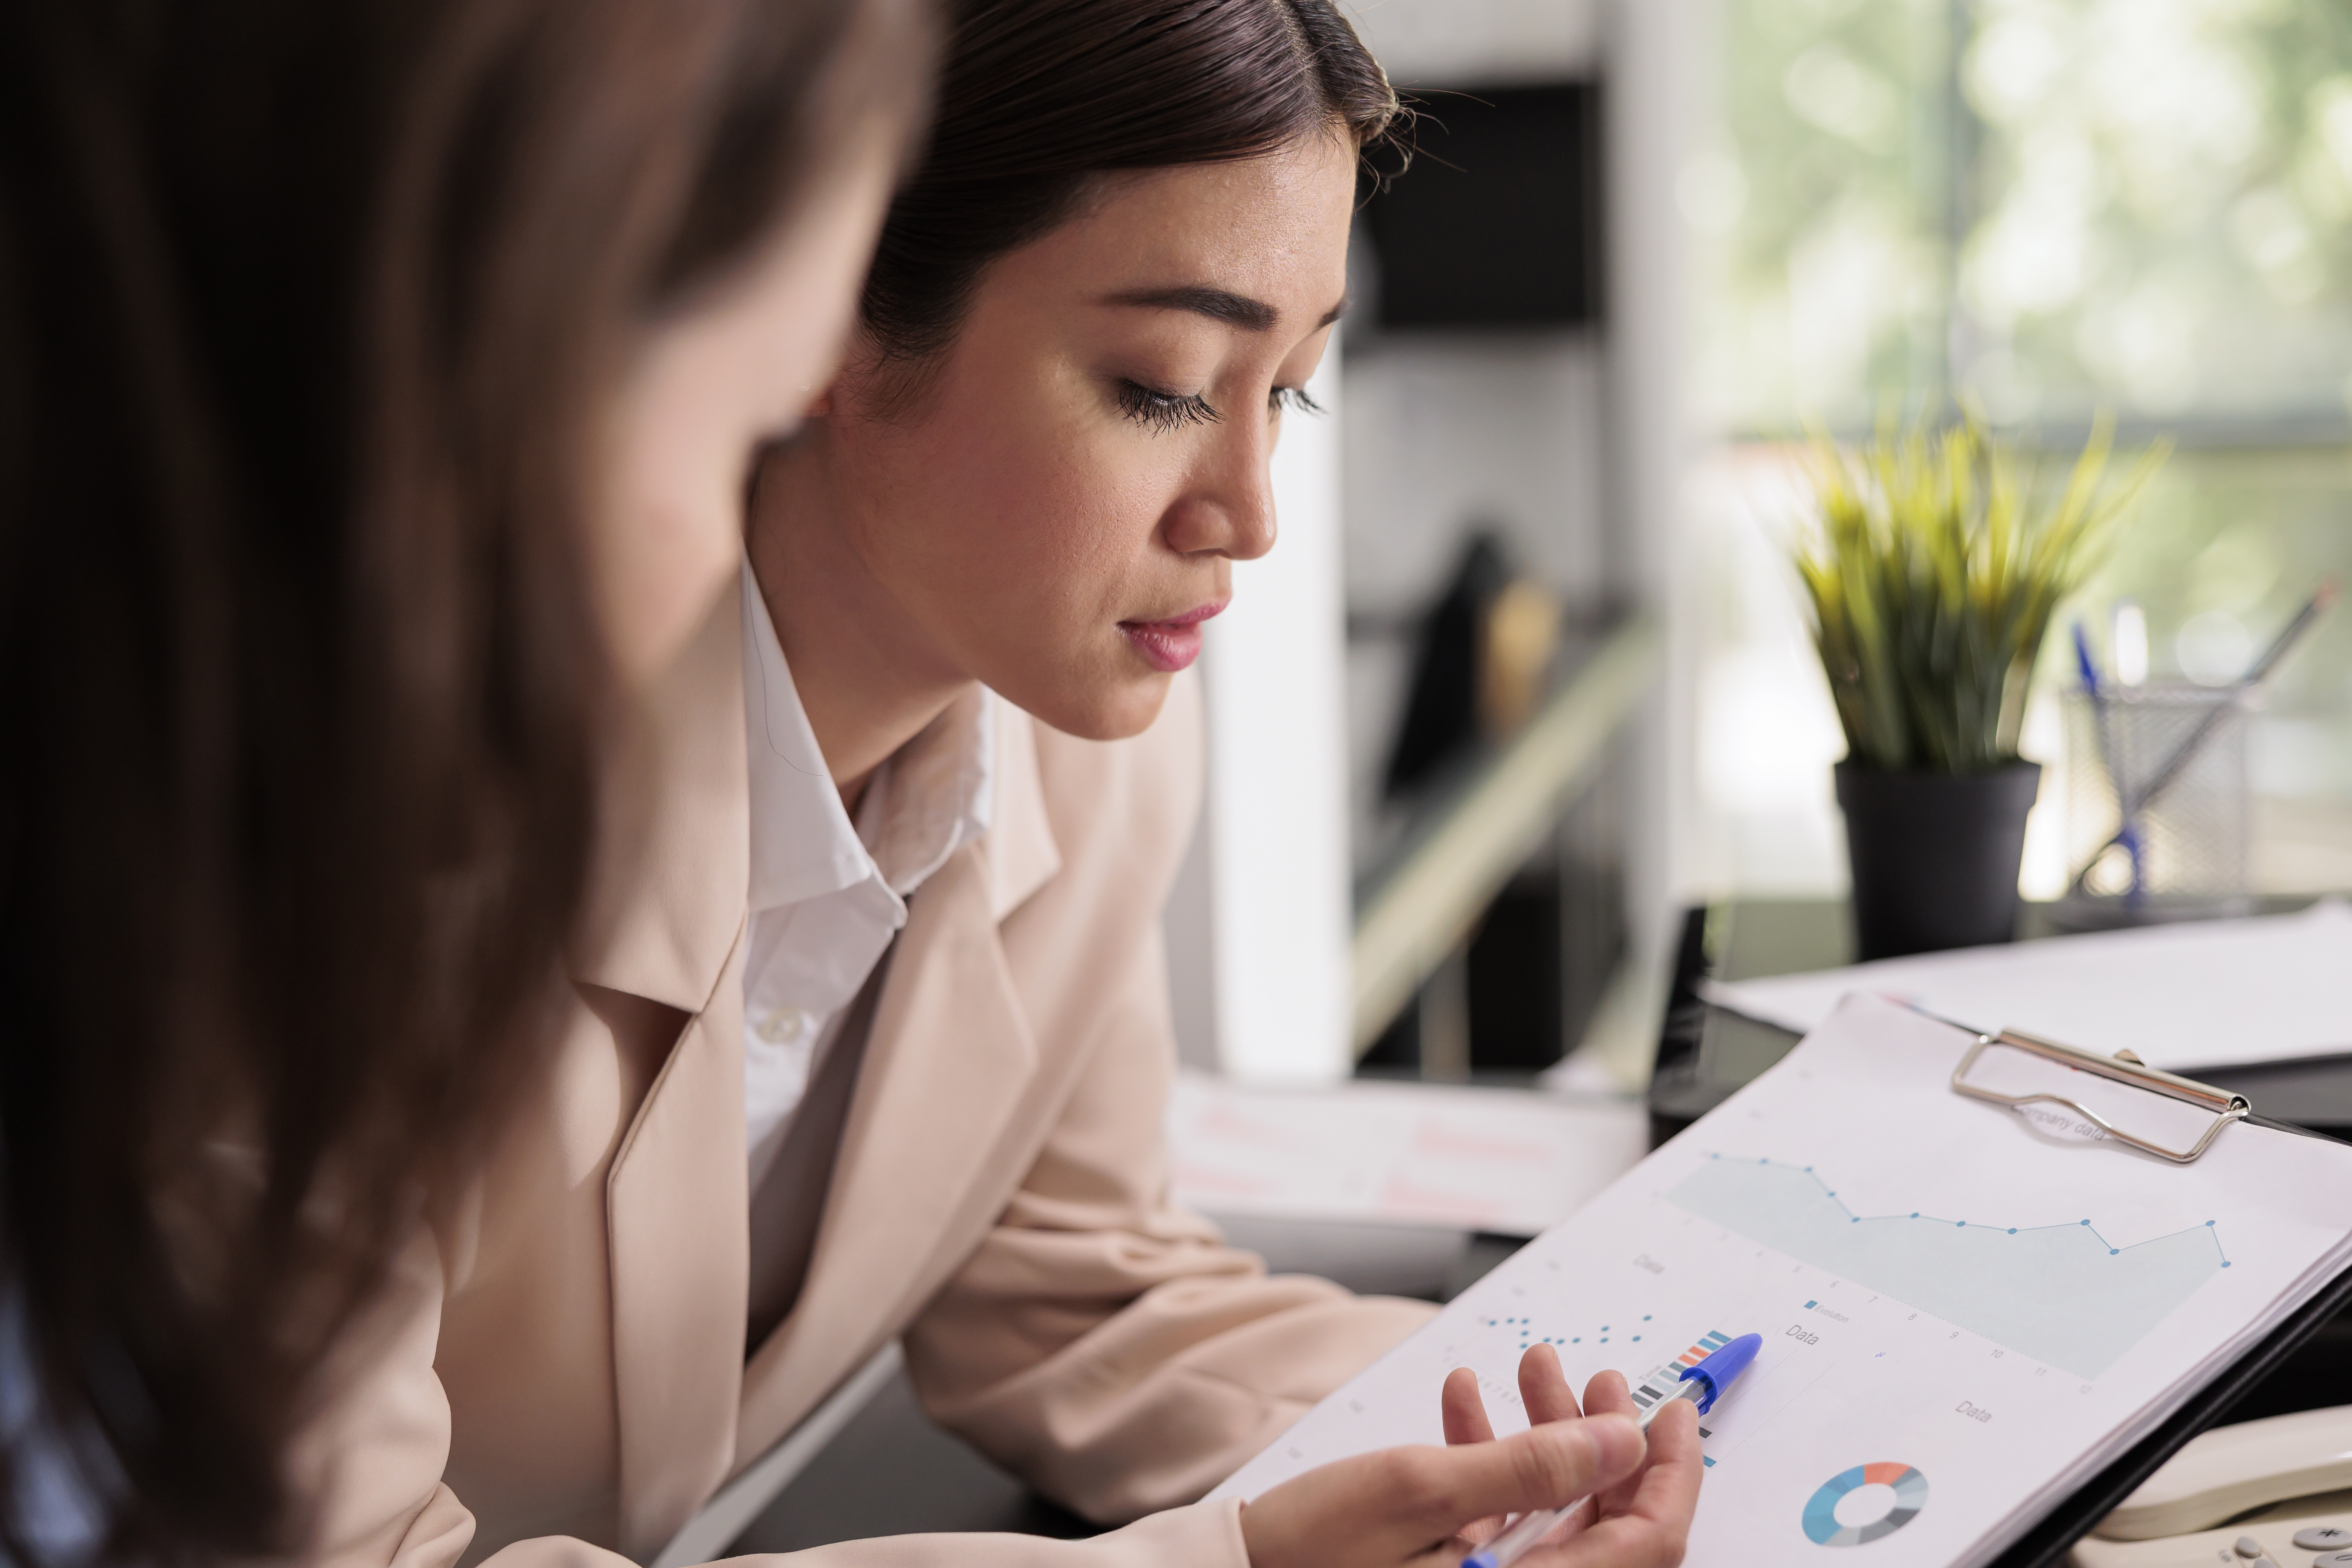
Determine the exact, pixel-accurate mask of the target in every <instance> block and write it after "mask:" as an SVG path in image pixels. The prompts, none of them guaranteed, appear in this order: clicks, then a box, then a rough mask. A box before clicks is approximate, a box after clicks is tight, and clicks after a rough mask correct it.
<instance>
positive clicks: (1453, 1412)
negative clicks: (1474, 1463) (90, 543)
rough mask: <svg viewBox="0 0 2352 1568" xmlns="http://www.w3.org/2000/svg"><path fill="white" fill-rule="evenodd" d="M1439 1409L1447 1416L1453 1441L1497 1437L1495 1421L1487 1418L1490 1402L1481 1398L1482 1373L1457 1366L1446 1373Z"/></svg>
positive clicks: (1448, 1433) (1482, 1440) (1447, 1437)
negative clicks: (1479, 1376)
mask: <svg viewBox="0 0 2352 1568" xmlns="http://www.w3.org/2000/svg"><path fill="white" fill-rule="evenodd" d="M1437 1408H1438V1412H1439V1414H1440V1415H1443V1416H1444V1420H1445V1440H1446V1442H1448V1443H1449V1444H1453V1443H1491V1442H1493V1441H1494V1440H1495V1427H1494V1424H1493V1423H1492V1422H1490V1421H1488V1420H1487V1419H1486V1401H1485V1400H1483V1399H1481V1398H1479V1397H1478V1374H1477V1373H1475V1372H1472V1371H1471V1370H1470V1369H1469V1368H1468V1367H1466V1366H1457V1367H1455V1368H1454V1370H1453V1371H1452V1372H1449V1373H1446V1374H1445V1386H1444V1387H1443V1388H1441V1389H1440V1390H1438V1394H1437Z"/></svg>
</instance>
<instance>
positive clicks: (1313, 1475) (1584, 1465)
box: [1242, 1415, 1642, 1568]
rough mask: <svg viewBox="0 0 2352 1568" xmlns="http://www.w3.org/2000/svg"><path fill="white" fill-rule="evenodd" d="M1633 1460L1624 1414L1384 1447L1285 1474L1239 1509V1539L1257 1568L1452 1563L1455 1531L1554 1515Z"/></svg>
mask: <svg viewBox="0 0 2352 1568" xmlns="http://www.w3.org/2000/svg"><path fill="white" fill-rule="evenodd" d="M1641 1462H1642V1434H1641V1432H1640V1431H1639V1430H1638V1429H1637V1428H1636V1427H1635V1426H1634V1425H1633V1423H1632V1422H1631V1421H1628V1420H1627V1419H1625V1417H1623V1416H1622V1415H1604V1416H1601V1417H1599V1418H1597V1419H1589V1420H1582V1421H1554V1422H1551V1423H1549V1425H1546V1426H1535V1427H1530V1428H1529V1429H1528V1430H1527V1431H1525V1432H1520V1433H1517V1434H1514V1435H1513V1436H1508V1437H1505V1438H1503V1439H1501V1440H1499V1441H1497V1442H1491V1443H1465V1444H1463V1445H1461V1446H1460V1447H1451V1448H1434V1447H1412V1448H1389V1449H1384V1450H1382V1451H1381V1452H1379V1453H1376V1454H1364V1455H1360V1456H1359V1457H1357V1458H1352V1459H1339V1460H1335V1461H1333V1462H1332V1463H1330V1464H1328V1465H1324V1466H1320V1467H1318V1468H1315V1469H1312V1470H1309V1471H1307V1473H1306V1474H1305V1475H1301V1476H1294V1477H1292V1478H1291V1479H1289V1480H1286V1481H1285V1482H1283V1483H1282V1484H1281V1485H1280V1486H1278V1487H1276V1488H1274V1489H1272V1490H1270V1491H1268V1492H1266V1493H1265V1494H1264V1495H1262V1496H1261V1497H1259V1498H1258V1499H1257V1500H1255V1501H1254V1502H1252V1503H1251V1504H1250V1506H1249V1507H1248V1508H1247V1509H1246V1510H1244V1511H1243V1513H1242V1535H1243V1540H1244V1544H1245V1546H1246V1547H1247V1549H1248V1552H1249V1560H1250V1561H1251V1562H1252V1563H1256V1564H1260V1565H1262V1568H1271V1565H1274V1564H1289V1563H1314V1564H1322V1563H1332V1562H1335V1561H1337V1562H1350V1563H1354V1562H1362V1563H1405V1562H1408V1561H1411V1560H1412V1559H1413V1558H1415V1557H1416V1556H1418V1555H1420V1554H1423V1553H1426V1552H1432V1551H1433V1550H1437V1549H1440V1548H1441V1547H1444V1546H1445V1545H1446V1544H1447V1543H1451V1546H1452V1549H1453V1550H1454V1562H1456V1563H1458V1562H1459V1561H1460V1560H1461V1552H1460V1546H1461V1542H1460V1540H1459V1539H1458V1538H1459V1535H1460V1532H1461V1531H1462V1530H1463V1527H1464V1526H1465V1525H1468V1524H1470V1523H1472V1522H1473V1521H1479V1520H1486V1519H1491V1518H1493V1517H1495V1516H1496V1515H1499V1514H1507V1513H1518V1512H1523V1511H1525V1510H1528V1509H1538V1508H1560V1507H1564V1506H1565V1505H1567V1504H1568V1503H1570V1502H1573V1501H1574V1500H1576V1499H1578V1498H1580V1497H1582V1496H1583V1495H1585V1494H1586V1493H1587V1492H1590V1491H1591V1490H1593V1489H1595V1488H1597V1487H1601V1486H1606V1485H1608V1484H1610V1483H1612V1482H1614V1481H1616V1480H1617V1479H1620V1478H1622V1477H1623V1476H1624V1475H1625V1474H1627V1473H1628V1472H1629V1471H1631V1470H1632V1469H1633V1468H1634V1467H1635V1466H1636V1465H1638V1464H1640V1463H1641ZM1335 1548H1342V1549H1343V1550H1335Z"/></svg>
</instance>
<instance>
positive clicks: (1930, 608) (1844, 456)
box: [1794, 420, 2164, 773]
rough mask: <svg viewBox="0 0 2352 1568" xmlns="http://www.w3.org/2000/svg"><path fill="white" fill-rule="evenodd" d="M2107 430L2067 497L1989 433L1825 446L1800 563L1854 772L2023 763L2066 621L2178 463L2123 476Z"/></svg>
mask: <svg viewBox="0 0 2352 1568" xmlns="http://www.w3.org/2000/svg"><path fill="white" fill-rule="evenodd" d="M2111 447H2112V440H2111V432H2110V430H2109V428H2108V426H2106V425H2105V423H2104V422H2103V423H2102V424H2101V425H2100V426H2098V427H2097V428H2095V430H2094V431H2093V432H2092V435H2091V438H2090V441H2089V442H2088V444H2087V445H2086V446H2085V447H2084V449H2083V451H2082V453H2081V455H2080V456H2079V457H2078V458H2077V459H2076V460H2075V463H2074V472H2073V474H2072V475H2071V477H2070V478H2069V479H2067V481H2066V483H2065V485H2064V486H2063V489H2059V490H2058V491H2057V492H2056V493H2055V494H2054V495H2046V494H2042V493H2039V492H2038V491H2037V487H2036V486H2035V485H2034V484H2033V482H2032V473H2031V471H2030V469H2029V468H2028V466H2027V465H2026V464H2025V463H2023V462H2022V461H2021V458H2020V457H2019V454H2018V451H2017V449H2016V448H2015V447H2013V446H2011V445H2010V444H2008V443H2006V442H2002V441H2000V440H1997V439H1995V438H1994V437H1991V436H1990V434H1989V433H1988V432H1987V431H1986V430H1985V429H1984V427H1983V426H1981V425H1979V424H1978V423H1977V422H1976V421H1974V420H1969V421H1965V422H1962V423H1958V424H1955V425H1951V426H1947V427H1945V428H1942V429H1939V430H1933V431H1930V430H1927V429H1925V428H1920V427H1914V428H1911V429H1908V430H1903V431H1895V430H1886V431H1882V432H1881V433H1880V434H1879V435H1878V437H1876V438H1875V439H1874V440H1873V441H1872V442H1870V443H1869V444H1868V445H1867V446H1864V447H1858V448H1857V447H1842V446H1840V445H1838V444H1837V443H1835V442H1832V441H1831V440H1829V439H1827V438H1826V437H1822V438H1817V439H1816V440H1815V441H1814V442H1813V445H1812V450H1811V462H1810V465H1809V466H1810V468H1811V508H1810V510H1811V516H1810V517H1809V518H1808V520H1807V522H1808V526H1807V527H1806V529H1805V530H1804V532H1803V534H1802V536H1801V539H1800V540H1799V542H1798V543H1797V545H1796V548H1795V552H1794V553H1795V559H1796V566H1797V573H1798V575H1799V577H1800V578H1801V580H1802V582H1803V584H1804V588H1805V593H1806V595H1807V597H1808V598H1809V599H1810V601H1811V609H1812V619H1813V641H1814V646H1815V647H1816V648H1817V649H1818V650H1819V652H1820V654H1821V658H1822V670H1823V672H1824V673H1825V674H1826V675H1827V676H1828V677H1829V683H1830V694H1831V696H1832V698H1833V699H1834V700H1835V701H1836V703H1837V711H1838V721H1839V723H1840V724H1842V725H1843V727H1844V730H1845V739H1846V747H1847V752H1848V757H1849V760H1850V761H1853V762H1854V763H1859V764H1861V765H1864V766H1866V767H1871V768H1876V769H1883V770H1885V771H1888V772H1901V773H1983V772H1987V771H1990V770H1991V769H1994V768H1999V767H2003V766H2006V765H2007V764H2009V763H2012V762H2015V761H2016V760H2017V742H2018V732H2019V731H2020V730H2021V728H2022V727H2023V725H2024V722H2025V699H2026V695H2027V689H2028V688H2029V686H2030V684H2031V682H2032V676H2033V664H2034V660H2035V658H2036V657H2037V656H2038V655H2039V654H2040V652H2041V650H2042V636H2043V634H2044V633H2045V632H2047V631H2048V630H2049V627H2050V620H2051V616H2052V615H2053V612H2054V611H2055V610H2056V609H2057V607H2058V605H2059V603H2060V601H2062V600H2063V599H2064V598H2065V597H2066V596H2067V595H2069V594H2071V593H2073V592H2074V589H2075V588H2077V587H2078V586H2080V585H2081V584H2082V582H2083V580H2084V578H2085V577H2086V576H2088V575H2089V574H2090V573H2091V572H2092V571H2093V570H2094V569H2095V567H2096V566H2097V564H2098V563H2099V562H2100V560H2101V559H2102V558H2103V557H2104V555H2105V552H2106V551H2107V550H2108V549H2109V548H2110V547H2111V545H2112V543H2113V540H2114V537H2115V534H2116V525H2117V524H2118V523H2119V522H2120V521H2122V520H2123V518H2124V516H2125V515H2126V512H2128V511H2129V510H2130V509H2131V506H2132V504H2133V502H2134V501H2135V500H2137V499H2138V497H2139V495H2140V492H2141V491H2142V489H2144V488H2145V487H2146V485H2147V479H2148V478H2149V477H2150V475H2152V474H2153V473H2154V472H2155V470H2156V468H2157V467H2158V465H2159V464H2160V463H2161V462H2162V461H2163V458H2164V449H2163V448H2161V447H2158V448H2156V449H2152V450H2150V451H2148V452H2147V453H2146V454H2144V455H2143V456H2142V457H2141V458H2140V459H2139V460H2138V461H2137V463H2135V464H2134V465H2133V466H2132V468H2131V469H2130V470H2129V471H2128V472H2127V473H2126V474H2124V475H2123V476H2122V477H2121V478H2120V479H2113V480H2111V479H2109V478H2108V475H2107V467H2108V458H2109V456H2110V452H2111Z"/></svg>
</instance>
